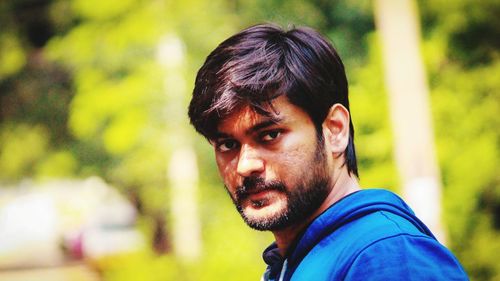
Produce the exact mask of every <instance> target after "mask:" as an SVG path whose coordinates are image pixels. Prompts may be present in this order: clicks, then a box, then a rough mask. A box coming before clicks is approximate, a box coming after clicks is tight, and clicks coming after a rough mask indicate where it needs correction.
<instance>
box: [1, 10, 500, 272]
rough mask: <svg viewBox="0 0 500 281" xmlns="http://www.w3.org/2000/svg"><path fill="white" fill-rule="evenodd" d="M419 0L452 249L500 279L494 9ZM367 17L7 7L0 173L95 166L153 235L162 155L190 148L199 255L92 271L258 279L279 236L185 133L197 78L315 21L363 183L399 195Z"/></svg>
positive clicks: (499, 65)
mask: <svg viewBox="0 0 500 281" xmlns="http://www.w3.org/2000/svg"><path fill="white" fill-rule="evenodd" d="M418 3H419V8H420V13H421V26H422V52H423V55H424V59H425V64H426V67H427V71H428V80H429V83H430V88H431V102H432V105H431V106H432V113H433V121H434V122H433V125H434V131H435V136H436V146H437V152H438V158H439V166H440V168H441V175H442V181H443V188H444V189H443V195H444V196H443V198H444V199H443V207H444V217H445V221H446V225H447V229H448V233H449V244H450V247H451V248H452V250H453V251H454V253H455V254H456V255H457V256H458V258H459V259H460V261H461V262H462V263H463V265H464V266H465V268H466V270H467V272H468V273H469V274H470V277H471V279H472V280H500V264H498V262H496V257H497V253H498V252H500V239H499V238H498V237H499V229H500V189H499V185H500V171H499V168H498V167H499V164H500V163H498V162H499V154H500V151H499V148H500V138H499V130H498V128H499V127H500V124H499V122H500V118H498V114H499V112H500V111H499V109H500V108H499V107H500V95H499V90H498V89H500V80H499V79H498V77H499V76H500V57H499V47H500V42H499V40H500V39H499V38H500V22H499V17H498V15H499V14H500V3H499V2H498V1H496V0H482V1H473V0H459V1H452V2H450V1H444V0H437V1H424V0H421V1H418ZM372 14H373V7H372V2H371V1H368V0H356V1H347V0H342V1H340V0H339V1H323V0H309V1H295V0H292V1H280V0H267V1H264V0H258V1H249V0H231V1H230V0H214V1H206V0H188V1H164V0H149V1H146V0H121V1H118V0H113V1H102V0H101V1H97V0H71V1H64V0H21V1H14V0H7V1H1V2H0V62H1V63H0V121H1V123H0V183H2V182H3V183H12V182H17V181H19V180H21V179H23V178H26V177H31V178H35V179H45V178H50V177H85V176H88V175H94V174H97V175H100V176H102V177H104V178H105V179H106V180H107V181H109V182H111V183H113V184H114V185H115V186H116V187H117V188H119V189H121V190H122V191H123V192H124V193H125V194H128V195H129V196H130V197H131V199H133V200H134V202H135V203H136V206H137V208H138V210H139V212H140V214H141V219H140V223H139V227H140V228H141V229H142V230H143V232H144V233H146V234H147V237H149V239H150V240H151V241H150V242H151V244H152V245H154V241H153V238H152V236H153V234H152V233H153V232H154V229H155V227H157V224H158V221H155V220H154V217H155V216H157V215H158V214H160V216H163V217H165V218H167V221H166V224H167V225H169V220H168V214H169V201H168V198H169V195H168V185H169V183H168V181H167V179H166V171H167V160H166V159H168V158H169V155H170V154H171V153H172V151H173V149H175V148H176V147H177V146H179V145H182V144H186V143H187V144H190V145H193V146H194V147H195V148H196V150H197V152H198V161H199V168H200V173H199V174H200V182H201V183H202V184H201V186H200V188H201V189H200V196H199V202H200V203H199V205H200V214H201V222H202V227H203V233H202V236H203V247H204V248H203V255H202V257H201V258H200V260H199V261H196V262H186V261H182V260H178V259H176V258H175V257H174V256H173V255H172V254H169V253H167V254H164V255H157V253H156V252H154V251H153V248H151V249H149V248H148V249H145V250H144V251H143V252H141V253H136V254H131V255H124V256H120V257H110V258H107V259H106V260H101V261H97V266H98V268H100V270H102V271H103V276H104V279H105V280H109V281H114V280H120V281H125V280H219V279H235V278H237V279H238V280H256V279H258V278H259V275H260V274H261V272H262V269H263V268H264V264H263V262H262V261H261V260H260V252H261V250H262V249H263V248H264V247H265V245H266V244H267V243H269V242H270V241H271V240H272V237H271V236H270V235H269V234H265V233H258V232H253V231H251V230H249V229H247V227H246V226H245V225H244V224H243V223H242V222H241V219H240V218H239V217H238V214H237V213H236V212H235V211H234V207H233V206H232V205H231V202H230V200H229V199H228V198H227V195H226V194H225V192H224V190H223V188H222V184H221V183H220V181H219V180H218V177H217V173H216V168H215V165H214V161H213V159H212V158H213V156H212V151H211V148H210V147H209V146H208V145H207V144H206V143H205V142H204V140H203V139H202V138H201V137H199V136H196V135H195V133H194V132H193V130H192V129H191V128H189V125H188V120H187V118H186V110H185V109H186V107H187V103H188V101H189V95H190V91H191V89H192V84H193V80H194V76H195V72H196V70H197V69H198V68H199V67H200V65H201V64H202V63H203V60H204V58H205V57H206V55H207V54H208V53H209V52H210V50H212V49H213V48H214V47H215V46H216V45H217V44H218V43H219V42H221V41H222V40H223V39H224V38H226V37H228V36H229V35H231V34H233V33H234V32H236V31H237V30H239V29H241V28H243V27H246V26H248V25H251V24H255V23H258V22H268V21H272V22H277V23H279V24H281V25H284V26H287V25H296V26H299V25H309V26H312V27H315V28H317V29H319V30H321V31H322V32H323V33H324V34H326V35H327V36H328V37H330V38H331V39H332V41H333V42H334V45H335V46H336V47H337V48H338V49H339V52H340V54H341V56H342V57H343V58H344V61H345V63H346V69H347V72H348V77H349V80H350V91H351V94H350V95H351V107H352V109H351V111H352V116H353V120H354V123H355V128H356V147H357V150H358V155H359V163H360V174H361V183H362V185H364V186H367V187H385V188H389V189H392V190H395V191H397V190H398V182H399V179H398V176H397V171H396V168H395V166H394V162H393V155H392V149H393V147H392V146H393V145H392V134H391V126H390V123H389V116H388V112H389V110H388V103H387V99H386V94H385V88H384V79H383V77H382V73H383V71H382V69H383V68H382V60H381V55H380V53H381V52H380V42H379V37H378V35H377V33H376V31H375V27H374V24H373V15H372ZM162 50H163V53H162ZM165 50H166V51H165ZM165 52H166V53H165ZM171 53H174V54H177V55H175V56H172V55H168V54H171ZM165 54H167V55H165ZM165 235H168V233H166V234H165Z"/></svg>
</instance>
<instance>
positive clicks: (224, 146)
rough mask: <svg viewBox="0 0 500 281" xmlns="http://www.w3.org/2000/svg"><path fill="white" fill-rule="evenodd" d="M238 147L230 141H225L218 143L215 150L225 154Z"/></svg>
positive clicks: (233, 141)
mask: <svg viewBox="0 0 500 281" xmlns="http://www.w3.org/2000/svg"><path fill="white" fill-rule="evenodd" d="M237 147H238V143H237V142H236V141H235V140H232V139H225V140H221V141H218V142H217V144H216V148H217V150H218V151H220V152H227V151H230V150H233V149H235V148H237Z"/></svg>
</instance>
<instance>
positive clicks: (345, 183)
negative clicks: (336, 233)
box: [273, 167, 360, 257]
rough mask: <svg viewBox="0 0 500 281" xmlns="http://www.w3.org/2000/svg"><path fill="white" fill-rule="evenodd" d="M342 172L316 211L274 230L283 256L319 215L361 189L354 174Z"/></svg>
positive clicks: (341, 170) (344, 170) (345, 170)
mask: <svg viewBox="0 0 500 281" xmlns="http://www.w3.org/2000/svg"><path fill="white" fill-rule="evenodd" d="M338 172H340V173H339V174H338V176H337V177H336V178H334V179H333V180H334V182H333V183H332V189H331V190H330V193H329V194H328V196H327V197H326V199H325V200H324V201H323V203H322V204H321V205H320V206H319V207H318V209H316V211H315V212H314V213H313V214H312V215H311V216H309V217H308V218H307V219H306V220H304V221H302V222H299V223H297V224H293V225H291V226H289V227H287V228H285V229H282V230H277V231H273V234H274V238H275V240H276V244H277V245H278V248H279V250H280V254H281V256H283V257H284V256H286V253H287V251H288V249H289V248H290V246H291V244H292V243H293V242H294V241H295V240H296V239H297V236H298V235H299V234H300V233H301V232H302V231H303V230H304V228H305V227H307V226H308V225H309V223H311V222H312V221H313V220H314V219H315V218H316V217H317V216H319V215H320V214H321V213H323V212H324V211H325V210H326V209H328V208H329V207H330V206H331V205H333V204H335V202H337V201H339V200H340V199H342V198H344V197H345V196H347V195H349V194H351V193H353V192H355V191H358V190H360V187H359V183H358V180H357V179H356V177H354V176H350V175H349V173H348V172H347V168H345V167H342V168H339V171H338Z"/></svg>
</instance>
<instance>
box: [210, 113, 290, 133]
mask: <svg viewBox="0 0 500 281" xmlns="http://www.w3.org/2000/svg"><path fill="white" fill-rule="evenodd" d="M282 121H283V118H281V117H277V116H273V117H269V118H266V119H265V120H262V121H261V122H258V123H257V124H254V125H253V126H252V127H250V128H248V129H246V130H245V134H246V135H251V134H253V133H255V132H257V131H260V130H262V129H265V128H267V127H270V126H274V125H276V124H279V123H280V122H282ZM229 137H231V135H229V134H226V133H223V132H217V133H216V134H215V139H218V138H229Z"/></svg>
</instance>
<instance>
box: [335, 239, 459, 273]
mask: <svg viewBox="0 0 500 281" xmlns="http://www.w3.org/2000/svg"><path fill="white" fill-rule="evenodd" d="M366 279H370V280H468V278H467V275H466V273H465V271H464V270H463V268H462V266H461V265H460V263H459V262H458V261H457V259H456V258H455V257H454V256H453V254H452V253H451V252H450V251H449V250H448V249H446V248H445V247H444V246H442V245H441V244H439V243H438V242H437V241H436V240H434V239H433V238H430V237H425V236H421V235H412V234H407V233H400V234H398V235H394V236H391V237H385V238H382V239H379V240H376V241H374V242H372V243H370V244H369V245H366V246H365V247H364V248H363V249H361V251H359V252H358V253H357V254H356V256H355V257H354V259H353V260H352V262H351V263H350V264H349V265H348V266H347V267H346V272H345V280H366Z"/></svg>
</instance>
